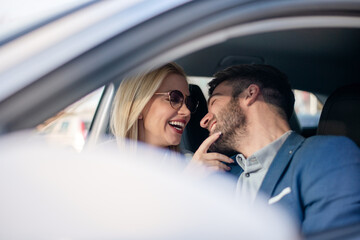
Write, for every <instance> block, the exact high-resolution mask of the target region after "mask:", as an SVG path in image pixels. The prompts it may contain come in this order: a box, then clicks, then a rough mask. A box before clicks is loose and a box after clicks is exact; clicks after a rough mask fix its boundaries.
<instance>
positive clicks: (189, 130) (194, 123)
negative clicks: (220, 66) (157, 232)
mask: <svg viewBox="0 0 360 240" xmlns="http://www.w3.org/2000/svg"><path fill="white" fill-rule="evenodd" d="M189 90H190V95H191V96H194V97H196V98H197V99H198V100H199V106H198V109H197V110H196V112H195V113H193V114H191V119H190V121H189V123H188V124H187V126H186V128H185V130H184V132H183V135H182V138H181V143H180V148H181V149H182V150H183V151H185V152H186V151H190V152H192V153H195V152H196V150H197V149H198V148H199V146H200V144H201V143H202V142H203V141H204V140H205V139H206V138H207V137H208V136H209V133H208V131H207V130H206V129H204V128H202V127H200V121H201V119H202V118H203V117H204V116H205V115H206V114H207V111H208V110H207V101H206V99H205V97H204V94H203V92H202V91H201V89H200V87H199V86H198V85H194V84H189Z"/></svg>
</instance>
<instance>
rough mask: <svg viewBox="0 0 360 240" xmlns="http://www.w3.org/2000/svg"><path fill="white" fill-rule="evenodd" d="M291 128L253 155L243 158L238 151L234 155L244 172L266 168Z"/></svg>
mask: <svg viewBox="0 0 360 240" xmlns="http://www.w3.org/2000/svg"><path fill="white" fill-rule="evenodd" d="M291 132H292V131H291V130H290V131H287V132H286V133H284V134H283V135H282V136H281V137H279V138H278V139H276V140H275V141H273V142H272V143H270V144H268V145H267V146H265V147H263V148H262V149H260V150H258V151H256V152H255V153H254V154H253V155H251V156H250V157H248V158H247V159H246V158H245V156H244V155H242V154H241V153H239V154H238V155H236V158H235V159H236V162H237V163H238V164H239V165H240V167H241V168H242V169H243V170H244V172H245V173H252V172H256V171H258V170H260V169H261V168H265V169H268V168H269V166H270V164H271V162H272V160H273V159H274V158H275V156H276V153H277V152H278V151H279V149H280V147H281V146H282V145H283V144H284V142H285V140H286V139H287V137H288V136H289V135H290V134H291Z"/></svg>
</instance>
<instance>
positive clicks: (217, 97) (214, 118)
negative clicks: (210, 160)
mask: <svg viewBox="0 0 360 240" xmlns="http://www.w3.org/2000/svg"><path fill="white" fill-rule="evenodd" d="M231 95H232V87H231V86H230V85H228V84H227V83H226V82H223V83H221V84H219V86H217V87H216V88H215V90H214V92H213V94H212V95H211V97H210V98H209V101H208V111H209V112H208V114H206V115H205V116H204V118H203V119H202V120H201V122H200V125H201V127H203V128H206V129H207V130H208V131H209V134H210V135H212V134H214V133H216V132H221V133H222V136H221V137H220V138H219V139H218V140H217V141H216V142H215V143H214V144H212V145H211V147H210V148H209V150H210V151H215V152H221V153H225V154H227V153H228V154H230V153H232V152H234V151H235V146H236V142H237V141H238V140H239V139H238V138H239V137H241V136H242V135H243V134H244V133H245V131H246V116H245V114H244V112H243V110H242V109H241V107H240V104H239V100H235V99H233V98H232V97H231Z"/></svg>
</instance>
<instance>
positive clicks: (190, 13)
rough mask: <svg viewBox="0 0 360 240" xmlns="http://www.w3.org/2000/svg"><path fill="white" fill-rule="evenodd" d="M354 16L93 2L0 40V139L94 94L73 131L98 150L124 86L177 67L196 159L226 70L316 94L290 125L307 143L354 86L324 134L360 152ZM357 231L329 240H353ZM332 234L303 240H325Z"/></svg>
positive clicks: (284, 1)
mask: <svg viewBox="0 0 360 240" xmlns="http://www.w3.org/2000/svg"><path fill="white" fill-rule="evenodd" d="M359 13H360V2H359V1H355V0H313V1H297V0H295V1H294V0H271V1H261V0H259V1H256V0H254V1H251V0H244V1H235V0H224V1H186V0H174V1H157V0H148V1H129V2H127V3H126V4H125V3H123V1H89V2H87V3H86V4H83V5H81V6H77V7H76V8H74V9H70V10H67V11H66V12H63V13H62V14H59V15H57V16H55V17H52V18H49V19H45V20H43V21H42V22H40V23H37V24H36V25H35V26H30V27H28V28H27V29H22V30H21V31H19V32H16V33H15V34H14V33H13V34H12V35H10V36H7V37H5V38H3V39H1V40H0V44H1V46H0V56H1V61H0V82H1V86H2V87H1V90H0V133H1V134H2V136H3V137H6V136H7V135H9V134H12V133H14V132H17V131H21V130H24V129H39V126H43V125H42V124H44V123H46V124H49V125H48V127H50V125H51V124H55V122H52V121H49V119H53V117H54V116H57V114H58V113H59V112H61V111H63V110H64V109H65V108H67V107H68V106H70V105H71V104H74V103H75V104H76V103H77V101H79V100H80V99H82V98H83V97H85V96H87V95H88V94H92V93H93V92H95V91H99V92H101V94H99V95H98V96H99V97H98V98H97V101H95V104H94V105H93V106H94V107H93V110H94V111H93V114H92V116H91V119H90V120H87V121H89V122H91V124H90V123H88V124H85V125H88V127H87V129H86V130H83V129H82V128H81V127H80V128H78V129H79V130H78V131H86V134H83V135H82V136H85V135H86V137H85V138H84V140H85V141H84V142H83V144H82V145H81V146H80V147H79V146H78V145H77V146H76V149H78V150H79V151H80V150H81V149H82V148H84V146H93V145H97V144H99V143H100V142H101V141H102V140H101V139H102V138H103V137H104V136H108V135H111V134H110V133H109V130H108V128H109V127H108V125H109V116H110V110H111V104H112V100H113V97H114V93H115V91H116V89H117V87H118V86H119V84H120V82H121V80H122V79H123V78H124V77H125V76H128V75H131V74H134V73H136V72H138V71H145V70H147V69H151V68H153V67H157V66H160V65H162V64H164V63H166V62H170V61H175V62H177V63H178V64H180V65H181V66H182V67H183V68H184V70H185V72H186V73H187V75H189V79H190V81H191V84H195V86H194V87H192V88H194V95H197V97H198V98H201V99H202V102H203V104H202V105H201V106H200V109H199V110H198V112H197V113H195V114H194V115H193V117H192V120H191V123H189V125H188V127H187V130H186V132H185V133H184V138H183V142H182V147H183V148H186V149H187V150H189V151H192V152H194V150H196V149H197V147H198V146H199V144H200V143H201V142H202V140H203V139H204V138H205V137H206V135H207V132H206V131H204V130H203V129H201V128H200V127H199V125H198V122H199V119H201V117H202V116H203V115H204V114H205V113H206V111H207V110H206V97H204V96H203V95H205V96H206V87H205V85H206V82H207V81H208V80H209V79H211V76H212V75H213V74H214V73H215V72H216V71H218V70H221V69H223V68H225V67H228V66H231V65H235V64H243V63H250V64H252V63H264V64H269V65H273V66H275V67H277V68H278V69H280V70H281V71H282V72H284V73H285V74H286V75H287V76H288V78H289V81H290V83H291V85H292V87H293V88H294V89H296V90H300V91H305V93H306V94H309V93H311V94H313V95H312V96H313V97H311V98H312V99H315V100H314V101H312V105H313V106H315V107H313V108H312V109H315V111H313V110H310V111H309V112H298V115H294V117H293V120H292V128H293V129H294V130H296V131H298V132H299V133H300V134H302V135H303V136H305V137H309V136H312V135H315V134H328V133H327V132H326V131H324V132H322V131H323V130H322V129H323V127H322V126H324V125H323V120H322V117H323V115H324V114H321V115H320V112H321V111H322V110H321V109H322V105H324V104H325V105H324V110H325V109H326V111H328V108H329V107H327V104H326V101H327V99H328V98H329V99H331V98H332V97H329V96H331V95H332V93H333V92H335V91H337V90H338V89H341V88H342V87H343V86H345V88H346V86H351V87H350V89H351V90H352V93H351V94H352V96H354V97H351V101H347V102H346V103H343V104H342V105H341V107H339V108H338V109H340V110H339V111H340V112H338V113H336V114H335V115H336V116H340V117H342V118H345V121H346V124H343V126H344V129H345V130H343V131H342V132H340V133H338V132H336V133H334V132H330V133H331V134H339V135H347V136H349V137H351V138H352V139H353V140H354V141H355V142H357V144H358V145H360V143H359V142H358V139H359V138H360V136H359V135H360V133H359V128H360V127H359V122H360V120H359V112H360V110H359V106H360V104H359V100H358V99H359V95H360V94H359V92H358V90H355V89H356V86H358V85H359V84H360V70H359V69H360V68H359V59H360V45H359V42H360V16H359ZM196 85H197V86H200V89H201V88H202V89H203V91H200V92H199V91H197V90H195V89H196V88H198V87H196ZM348 88H349V87H348ZM196 91H197V92H196ZM299 95H300V96H302V95H303V94H299ZM306 98H308V97H305V96H303V100H304V102H306V101H305V99H306ZM300 99H301V97H300V98H299V100H297V101H298V102H299V101H300ZM309 99H310V97H309ZM353 99H355V100H353ZM356 99H357V100H356ZM314 103H315V104H314ZM309 104H310V103H309ZM299 108H300V107H299ZM343 110H344V111H347V112H342V111H343ZM348 110H350V111H351V112H350V113H348V112H349V111H348ZM323 112H324V111H323ZM79 117H80V119H81V116H79ZM324 117H325V116H324ZM319 118H320V123H319V124H318V121H319ZM299 120H304V121H305V122H304V124H305V125H302V126H301V124H300V125H299ZM59 121H60V120H59ZM61 121H62V120H61ZM318 126H319V127H318ZM348 127H349V129H348ZM43 129H46V128H43ZM334 129H340V128H339V127H332V131H333V130H334ZM110 137H111V136H110ZM356 229H359V225H354V226H345V227H344V228H340V229H334V230H333V231H331V233H332V234H334V235H333V236H336V237H339V236H345V235H346V234H350V235H351V236H354V238H356V237H359V236H360V231H358V230H357V231H356ZM329 232H330V231H329ZM329 232H324V233H317V234H314V235H311V236H305V237H306V238H309V239H311V238H312V237H313V238H314V239H317V238H321V237H324V238H325V237H327V238H326V239H328V238H329V235H328V234H329ZM340 238H341V237H340Z"/></svg>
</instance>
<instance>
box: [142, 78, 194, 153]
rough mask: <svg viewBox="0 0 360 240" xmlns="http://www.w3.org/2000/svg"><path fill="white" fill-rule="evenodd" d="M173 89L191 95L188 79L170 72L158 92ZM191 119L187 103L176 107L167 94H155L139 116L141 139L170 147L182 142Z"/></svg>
mask: <svg viewBox="0 0 360 240" xmlns="http://www.w3.org/2000/svg"><path fill="white" fill-rule="evenodd" d="M172 90H178V91H180V92H182V94H183V95H184V97H186V96H189V94H190V93H189V86H188V83H187V81H186V79H185V78H184V77H183V76H181V75H178V74H169V75H168V76H167V77H166V78H165V79H164V80H163V82H162V83H161V85H160V87H159V88H158V89H157V91H156V92H157V93H167V92H170V91H172ZM189 120H190V111H189V109H188V108H187V107H186V105H185V103H184V104H183V105H182V106H181V108H180V109H178V110H176V109H174V108H173V107H172V106H171V105H170V102H169V96H168V95H166V94H155V95H154V96H153V97H152V98H151V100H150V101H149V102H148V103H147V104H146V106H145V108H144V109H143V111H142V113H141V115H140V117H139V140H141V141H143V142H145V143H148V144H151V145H154V146H158V147H169V146H176V145H179V144H180V140H181V136H182V133H183V131H184V128H185V126H186V124H187V123H188V122H189Z"/></svg>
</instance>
